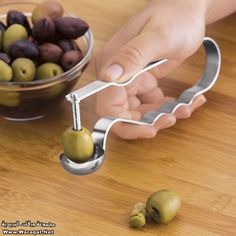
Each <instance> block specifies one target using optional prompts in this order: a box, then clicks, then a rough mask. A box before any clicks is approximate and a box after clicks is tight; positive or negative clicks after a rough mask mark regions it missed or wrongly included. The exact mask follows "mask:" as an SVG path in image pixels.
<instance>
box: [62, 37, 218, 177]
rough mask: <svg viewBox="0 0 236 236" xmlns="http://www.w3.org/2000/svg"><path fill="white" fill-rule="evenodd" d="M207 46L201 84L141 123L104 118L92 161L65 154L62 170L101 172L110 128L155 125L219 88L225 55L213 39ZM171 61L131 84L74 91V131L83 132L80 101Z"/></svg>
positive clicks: (99, 123)
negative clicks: (180, 108) (122, 124)
mask: <svg viewBox="0 0 236 236" xmlns="http://www.w3.org/2000/svg"><path fill="white" fill-rule="evenodd" d="M203 45H204V48H205V51H206V64H205V70H204V72H203V74H202V77H201V78H200V80H199V81H198V82H197V83H196V84H195V85H194V86H192V87H191V88H189V89H187V90H185V91H184V92H183V93H182V94H181V95H180V97H179V98H178V99H177V100H176V101H173V102H167V103H165V104H163V105H162V106H161V107H160V108H159V109H158V110H153V111H149V112H146V113H145V114H144V116H143V118H142V119H141V120H139V121H134V120H127V119H120V118H114V117H104V118H101V119H99V120H98V121H97V123H96V124H95V126H94V128H93V132H92V139H93V144H94V149H93V154H92V156H91V158H90V159H89V160H88V161H86V162H84V163H77V162H74V161H72V160H70V159H69V158H68V157H67V156H66V155H65V154H64V153H63V154H61V156H60V161H61V164H62V166H63V167H64V168H65V170H67V171H68V172H70V173H72V174H74V175H86V174H90V173H92V172H94V171H96V170H97V169H99V168H100V167H101V166H102V164H103V161H104V158H105V150H106V139H107V135H108V133H109V130H110V128H111V127H112V125H113V124H115V123H117V122H125V123H130V124H133V125H153V124H154V123H155V122H157V121H158V119H160V117H161V116H163V115H166V114H171V113H174V112H175V111H176V110H177V109H178V108H179V107H181V106H189V105H190V104H192V102H193V101H194V99H195V98H196V97H197V96H198V95H200V94H203V93H205V92H206V91H208V90H209V89H211V87H212V86H213V85H214V84H215V82H216V80H217V78H218V75H219V71H220V66H221V54H220V50H219V47H218V45H217V44H216V42H215V41H214V40H213V39H211V38H204V40H203ZM166 61H167V59H163V60H160V61H156V62H152V63H150V64H148V65H147V66H146V67H145V68H144V69H143V70H141V71H140V72H138V73H137V74H136V75H134V76H133V77H132V78H131V79H130V80H128V81H127V82H124V83H114V82H111V83H108V82H104V81H99V80H97V81H94V82H92V83H90V84H88V85H86V86H84V87H82V88H80V89H79V90H77V91H74V92H72V93H70V94H68V95H67V96H66V99H67V100H68V101H69V102H71V105H72V114H73V131H78V132H80V131H81V120H80V106H79V104H80V101H81V100H83V99H85V98H87V97H89V96H91V95H93V94H95V93H97V92H99V91H101V90H103V89H105V88H107V87H110V86H118V87H123V86H127V85H128V84H130V83H132V81H133V80H135V79H136V78H137V77H138V76H139V75H140V74H142V73H143V72H145V71H148V70H150V69H152V68H154V67H156V66H159V65H161V64H163V63H165V62H166Z"/></svg>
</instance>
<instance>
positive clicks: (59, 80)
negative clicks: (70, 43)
mask: <svg viewBox="0 0 236 236" xmlns="http://www.w3.org/2000/svg"><path fill="white" fill-rule="evenodd" d="M37 4H38V3H36V2H33V1H29V2H27V1H19V0H18V1H9V0H8V1H6V2H1V3H0V20H1V21H2V22H4V23H5V20H6V13H7V12H8V10H18V11H22V12H24V14H25V15H26V16H27V17H30V16H31V12H32V11H33V9H34V8H35V6H36V5H37ZM65 15H67V16H72V17H76V16H75V15H72V14H71V13H70V14H69V13H66V14H65ZM77 43H78V45H79V47H80V49H81V51H82V52H83V55H84V58H83V60H82V61H80V62H79V63H78V64H77V65H76V66H74V67H73V68H72V69H70V70H69V71H67V72H65V73H63V74H61V75H59V76H56V77H52V78H50V79H45V80H35V81H31V82H0V116H2V117H4V118H6V119H8V120H14V121H27V120H35V119H39V118H42V117H43V116H44V115H45V114H47V112H50V111H51V112H52V111H53V109H54V107H55V106H56V105H57V104H58V103H59V102H60V101H62V100H63V99H64V97H65V95H66V94H67V93H69V92H70V91H71V89H72V88H73V86H74V85H75V84H76V82H77V81H78V80H79V78H80V76H81V74H82V72H83V71H84V69H85V68H86V66H87V65H88V63H89V60H90V59H91V57H92V50H93V35H92V32H91V31H90V30H89V31H88V32H87V33H86V34H85V35H84V36H83V37H81V38H79V39H78V40H77ZM0 73H1V71H0Z"/></svg>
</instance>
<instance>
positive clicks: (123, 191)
mask: <svg viewBox="0 0 236 236" xmlns="http://www.w3.org/2000/svg"><path fill="white" fill-rule="evenodd" d="M62 2H63V3H64V5H65V6H66V7H67V8H68V9H71V10H73V11H75V12H77V13H78V14H79V15H80V16H81V17H82V18H84V19H85V20H87V21H88V22H89V23H90V25H91V28H92V30H93V32H94V36H95V52H96V51H97V50H98V49H99V48H101V46H102V45H103V44H104V43H105V42H106V41H107V40H108V39H109V37H110V36H111V35H112V34H113V33H114V32H115V31H116V30H117V29H119V27H121V26H122V25H123V24H124V23H125V22H126V20H127V19H128V18H129V17H130V16H131V15H133V14H134V13H136V12H137V11H138V10H140V9H141V8H142V7H143V6H144V5H145V4H146V2H147V1H145V0H143V1H138V0H128V1H127V0H121V1H109V0H103V1H95V0H68V1H66V0H64V1H62ZM235 22H236V15H233V16H231V17H229V18H226V19H225V20H223V21H220V22H218V23H216V24H213V25H212V26H209V27H208V29H207V35H209V36H212V37H213V38H215V39H216V40H217V42H218V43H219V45H220V47H221V50H222V56H223V64H222V70H221V73H220V78H219V81H218V82H217V84H216V86H215V87H214V88H213V89H212V91H211V92H208V93H207V98H208V103H207V104H206V105H205V106H204V107H203V108H201V109H200V110H198V111H197V112H196V113H194V115H193V116H192V118H191V119H189V120H185V121H179V122H178V123H177V124H176V126H175V127H173V128H171V129H167V130H163V131H161V132H160V133H159V134H158V135H157V137H156V138H153V139H150V140H137V141H126V140H121V139H119V138H117V137H115V136H114V135H112V134H111V135H109V139H108V144H107V153H106V158H107V159H106V161H105V163H104V166H103V167H102V168H101V169H100V170H99V171H98V172H96V173H94V174H92V175H89V176H85V177H76V176H73V175H70V174H69V173H67V172H65V171H64V170H63V168H62V167H61V165H60V163H59V159H58V156H59V154H60V152H61V135H62V133H63V131H64V130H65V129H66V128H67V127H68V126H70V125H71V114H70V106H69V104H68V103H66V102H64V103H63V104H61V105H58V107H57V108H55V111H54V112H53V113H52V114H51V116H47V117H46V118H44V119H42V120H38V121H34V122H29V123H13V122H8V121H6V120H4V119H1V120H0V183H1V186H0V220H4V221H8V222H14V221H16V220H20V221H25V220H31V221H32V222H33V221H36V220H40V221H43V222H54V223H56V228H53V229H55V235H58V236H62V235H64V236H75V235H76V236H90V235H91V236H95V235H96V236H108V235H113V236H121V235H122V236H126V235H165V236H166V235H171V236H174V235H179V236H184V235H186V236H194V235H196V236H200V235H204V236H205V235H207V236H217V235H227V236H228V235H236V109H235V108H236V78H235V77H236V56H235V55H236V31H235ZM202 58H203V55H202V53H201V52H199V53H197V54H196V55H195V56H194V57H193V58H191V59H190V60H188V61H187V62H186V63H185V64H184V65H183V66H182V67H181V68H180V69H178V70H176V71H175V72H174V73H172V74H171V75H170V76H168V78H166V79H164V80H162V84H161V85H162V86H163V89H164V90H165V92H166V93H167V94H172V95H178V94H179V92H181V91H182V90H183V89H184V88H186V87H188V86H189V85H190V84H192V83H193V82H194V81H196V80H197V79H198V78H199V75H200V73H201V71H202V66H203V63H202V62H201V61H202ZM94 79H95V71H94V63H93V62H92V63H91V64H90V66H89V68H88V69H87V71H86V72H85V73H84V75H83V76H82V79H81V81H80V82H79V83H78V84H77V87H81V86H82V85H84V84H87V83H89V82H90V81H92V80H94ZM94 102H95V98H94V97H91V98H89V99H87V100H86V101H84V102H83V103H82V119H83V124H84V126H87V127H90V129H91V128H92V127H93V125H94V123H95V121H96V120H97V117H96V116H95V114H94ZM164 188H171V189H174V190H176V191H177V192H179V194H180V195H181V196H182V199H183V206H182V209H181V211H180V213H179V215H178V216H177V217H176V218H175V219H174V220H173V221H172V222H170V223H169V224H165V225H161V226H159V225H155V224H152V225H148V226H147V227H145V228H144V229H142V230H139V231H137V230H133V229H130V228H129V227H128V223H127V219H128V215H129V213H130V210H131V209H132V206H133V205H134V204H135V203H136V202H138V201H145V199H146V198H147V197H148V196H149V195H150V194H151V193H152V192H154V191H156V190H159V189H164ZM1 230H2V228H1ZM0 234H1V233H0Z"/></svg>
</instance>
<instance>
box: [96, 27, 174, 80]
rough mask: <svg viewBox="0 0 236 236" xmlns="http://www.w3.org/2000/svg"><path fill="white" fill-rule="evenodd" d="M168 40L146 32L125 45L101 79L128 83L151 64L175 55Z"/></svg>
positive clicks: (111, 61)
mask: <svg viewBox="0 0 236 236" xmlns="http://www.w3.org/2000/svg"><path fill="white" fill-rule="evenodd" d="M170 45H171V44H169V42H168V40H167V38H166V37H164V36H163V35H162V36H161V35H160V34H159V35H158V33H157V32H154V31H150V32H148V31H146V32H145V31H144V32H142V33H141V34H139V35H137V36H136V37H134V38H133V39H131V40H130V41H129V42H127V43H126V44H124V45H123V46H122V47H121V48H120V49H119V50H118V51H117V52H116V53H115V54H114V55H113V56H112V57H111V58H110V59H109V62H107V63H106V64H105V65H103V69H101V71H100V74H99V78H100V79H102V80H106V81H118V82H122V81H126V80H128V79H129V78H130V77H131V76H133V75H134V74H135V73H137V72H138V71H140V70H141V69H142V68H143V67H144V66H146V65H147V64H148V63H149V62H151V61H153V60H157V59H163V58H166V57H168V56H169V55H170V53H171V52H172V53H173V49H172V48H171V46H170Z"/></svg>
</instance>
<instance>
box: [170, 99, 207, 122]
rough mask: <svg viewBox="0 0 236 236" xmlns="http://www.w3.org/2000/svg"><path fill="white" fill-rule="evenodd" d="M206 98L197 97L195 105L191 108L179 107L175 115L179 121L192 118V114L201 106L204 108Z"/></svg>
mask: <svg viewBox="0 0 236 236" xmlns="http://www.w3.org/2000/svg"><path fill="white" fill-rule="evenodd" d="M206 101H207V100H206V98H205V96H204V95H199V96H198V97H196V98H195V99H194V101H193V103H192V104H191V105H190V106H181V107H179V108H178V109H177V110H176V111H175V113H174V115H175V116H176V118H177V119H187V118H189V117H190V116H191V114H192V113H193V112H194V111H195V110H196V109H198V108H199V107H200V106H202V105H203V104H204V103H205V102H206Z"/></svg>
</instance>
